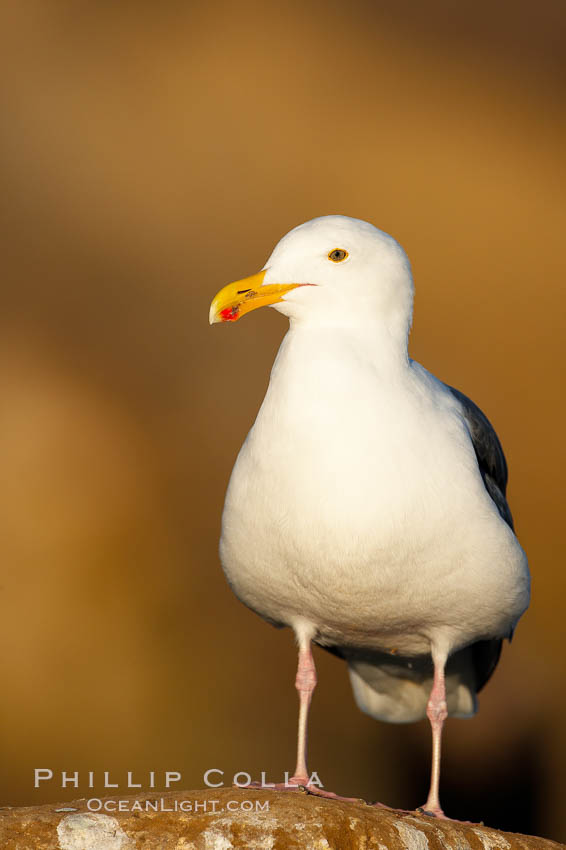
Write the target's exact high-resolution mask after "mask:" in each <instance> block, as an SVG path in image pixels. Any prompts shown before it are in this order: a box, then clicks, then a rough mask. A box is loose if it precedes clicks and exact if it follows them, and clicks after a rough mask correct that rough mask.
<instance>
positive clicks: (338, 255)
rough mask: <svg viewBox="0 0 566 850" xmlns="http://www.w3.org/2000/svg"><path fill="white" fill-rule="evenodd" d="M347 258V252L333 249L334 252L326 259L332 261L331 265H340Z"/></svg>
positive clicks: (341, 249)
mask: <svg viewBox="0 0 566 850" xmlns="http://www.w3.org/2000/svg"><path fill="white" fill-rule="evenodd" d="M347 256H348V252H347V251H344V249H343V248H335V249H334V251H331V252H330V254H329V255H328V259H329V260H332V262H333V263H341V262H342V260H345V259H346V257H347Z"/></svg>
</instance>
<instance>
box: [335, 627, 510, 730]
mask: <svg viewBox="0 0 566 850" xmlns="http://www.w3.org/2000/svg"><path fill="white" fill-rule="evenodd" d="M501 644H502V640H501V639H499V638H497V639H493V640H484V641H478V642H477V643H474V644H471V645H470V646H467V647H465V648H464V649H461V650H459V651H458V652H455V653H454V654H453V655H452V656H451V657H450V658H449V659H448V662H447V664H446V701H447V705H448V714H449V716H450V717H470V716H471V715H473V714H475V712H476V711H477V698H476V694H477V693H478V691H480V690H481V688H482V687H483V686H484V685H485V683H486V682H487V680H488V679H489V678H490V676H491V674H492V673H493V671H494V670H495V667H496V665H497V662H498V660H499V655H500V653H501ZM330 651H331V652H334V654H336V655H339V656H341V657H342V658H344V659H345V660H346V661H347V663H348V670H349V673H350V681H351V683H352V689H353V691H354V697H355V699H356V702H357V704H358V707H359V708H360V709H361V711H363V712H365V713H366V714H369V715H370V716H371V717H375V718H376V719H377V720H384V721H386V722H388V723H412V722H414V721H417V720H421V719H422V718H424V717H426V706H427V702H428V698H429V695H430V691H431V688H432V680H433V672H434V670H433V664H432V658H431V657H430V656H419V657H416V658H406V657H402V656H399V655H390V654H386V653H379V652H367V651H363V650H352V649H349V648H342V647H341V648H334V647H332V648H331V649H330Z"/></svg>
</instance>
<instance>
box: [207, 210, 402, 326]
mask: <svg viewBox="0 0 566 850" xmlns="http://www.w3.org/2000/svg"><path fill="white" fill-rule="evenodd" d="M412 300H413V283H412V278H411V268H410V264H409V260H408V258H407V255H406V254H405V252H404V251H403V249H402V248H401V246H400V245H399V243H398V242H396V241H395V239H393V237H391V236H389V235H388V234H387V233H384V232H383V231H382V230H378V229H377V227H374V226H373V225H372V224H369V222H367V221H361V220H359V219H356V218H348V217H347V216H342V215H327V216H322V217H320V218H314V219H312V220H311V221H307V222H306V223H305V224H301V225H299V226H298V227H295V228H294V229H293V230H291V231H290V232H289V233H287V234H286V235H285V236H284V237H283V238H282V239H281V240H280V241H279V242H278V243H277V245H276V246H275V248H274V250H273V253H272V254H271V256H270V257H269V259H268V261H267V263H266V264H265V266H264V267H263V269H262V270H261V271H260V272H258V273H257V274H254V275H252V276H251V277H248V278H244V279H243V280H238V281H236V282H235V283H231V284H228V286H225V287H224V288H223V289H221V290H220V292H219V293H218V294H217V295H216V296H215V298H214V300H213V302H212V304H211V307H210V317H209V318H210V323H211V324H213V323H215V322H234V321H236V320H237V319H239V318H240V317H241V316H242V315H245V313H248V312H250V311H251V310H254V309H256V308H257V307H261V306H271V307H273V308H274V309H276V310H278V311H279V312H280V313H283V314H284V315H285V316H288V317H289V319H290V320H291V322H301V323H309V324H314V325H322V326H324V325H327V326H334V327H336V326H351V325H354V326H359V325H364V324H374V323H376V322H384V321H385V322H386V323H389V322H391V321H394V322H396V323H399V322H401V323H403V324H404V325H406V326H408V325H409V324H410V320H411V311H412Z"/></svg>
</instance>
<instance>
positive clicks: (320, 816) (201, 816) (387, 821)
mask: <svg viewBox="0 0 566 850" xmlns="http://www.w3.org/2000/svg"><path fill="white" fill-rule="evenodd" d="M0 846H1V847H2V850H240V848H242V850H299V849H301V850H303V848H304V849H305V850H527V848H529V850H557V848H562V847H565V845H562V844H557V843H556V842H554V841H549V840H547V839H544V838H534V837H531V836H525V835H515V834H513V833H508V832H499V831H498V830H496V829H490V828H488V827H485V826H481V825H478V824H467V823H460V822H458V821H441V820H436V819H435V818H431V817H428V816H427V815H425V814H419V813H417V812H400V811H395V810H392V809H385V808H375V807H373V806H370V805H368V804H367V803H364V802H363V801H361V800H360V801H359V802H355V803H347V802H340V801H338V800H326V799H322V798H320V797H315V796H312V795H310V794H307V793H306V792H302V791H293V792H284V791H283V792H282V791H270V790H258V789H247V788H244V789H242V788H219V789H217V790H211V789H207V790H206V791H185V792H180V793H179V792H167V793H157V794H156V793H152V794H139V795H137V796H135V797H123V798H119V799H118V798H114V797H103V798H90V799H89V800H86V799H82V800H77V801H75V802H73V803H64V804H60V805H47V806H36V807H33V808H13V809H2V810H0Z"/></svg>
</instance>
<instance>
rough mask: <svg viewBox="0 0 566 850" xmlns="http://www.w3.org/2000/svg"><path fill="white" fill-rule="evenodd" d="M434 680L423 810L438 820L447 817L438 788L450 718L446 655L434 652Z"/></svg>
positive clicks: (427, 708) (429, 714) (429, 710)
mask: <svg viewBox="0 0 566 850" xmlns="http://www.w3.org/2000/svg"><path fill="white" fill-rule="evenodd" d="M432 657H433V661H434V680H433V684H432V690H431V692H430V696H429V699H428V703H427V707H426V713H427V717H428V719H429V720H430V726H431V729H432V769H431V774H430V790H429V792H428V799H427V801H426V803H425V804H424V806H422V808H423V809H424V810H425V811H426V812H428V813H430V814H433V815H435V816H436V817H437V818H445V817H446V815H445V814H444V812H443V811H442V809H441V807H440V800H439V797H438V786H439V781H440V746H441V741H442V727H443V725H444V721H445V720H446V718H447V716H448V709H447V706H446V685H445V681H444V667H445V664H446V655H445V654H442V655H437V654H436V653H434V652H433V656H432Z"/></svg>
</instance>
